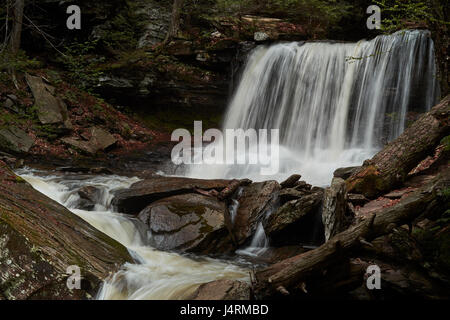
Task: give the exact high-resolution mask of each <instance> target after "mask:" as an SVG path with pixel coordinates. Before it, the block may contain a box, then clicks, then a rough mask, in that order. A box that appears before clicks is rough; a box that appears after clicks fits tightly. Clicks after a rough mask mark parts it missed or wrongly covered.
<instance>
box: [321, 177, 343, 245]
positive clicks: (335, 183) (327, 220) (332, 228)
mask: <svg viewBox="0 0 450 320" xmlns="http://www.w3.org/2000/svg"><path fill="white" fill-rule="evenodd" d="M346 197H347V191H346V188H345V181H344V180H343V179H341V178H333V180H332V182H331V186H330V187H329V188H327V189H325V195H324V198H323V208H322V221H323V225H324V227H325V240H327V241H328V240H329V239H330V238H331V237H333V236H334V235H336V234H338V233H339V232H341V231H343V230H344V228H345V219H346V217H345V212H346V208H347V204H346Z"/></svg>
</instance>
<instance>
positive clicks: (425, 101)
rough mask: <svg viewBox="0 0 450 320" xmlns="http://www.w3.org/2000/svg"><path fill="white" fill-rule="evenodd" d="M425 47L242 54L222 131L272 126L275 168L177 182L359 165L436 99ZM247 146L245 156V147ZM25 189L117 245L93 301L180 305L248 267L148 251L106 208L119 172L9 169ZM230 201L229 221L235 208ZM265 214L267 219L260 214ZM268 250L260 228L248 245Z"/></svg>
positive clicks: (133, 229) (219, 170)
mask: <svg viewBox="0 0 450 320" xmlns="http://www.w3.org/2000/svg"><path fill="white" fill-rule="evenodd" d="M435 73H436V67H435V62H434V47H433V42H432V40H431V39H430V37H429V33H428V32H426V31H406V32H398V33H396V34H394V35H391V36H379V37H377V38H375V39H373V40H371V41H360V42H358V43H332V42H305V43H280V44H275V45H272V46H259V47H257V48H256V49H255V50H254V51H253V52H252V53H251V55H250V56H249V58H248V61H247V64H246V66H245V69H244V71H243V75H242V79H241V81H240V84H239V86H238V88H237V90H236V92H235V94H234V96H233V99H232V101H231V103H230V105H229V107H228V111H227V114H226V118H225V122H224V127H223V128H224V129H228V128H230V129H237V128H242V129H250V128H253V129H279V130H280V145H279V148H280V170H279V172H278V173H277V174H276V175H274V176H261V175H260V174H259V167H258V165H256V166H251V165H204V164H201V165H192V166H190V167H189V168H188V172H187V173H186V175H187V176H191V177H197V178H207V179H211V178H250V179H252V180H255V181H261V180H271V179H275V180H282V179H284V178H286V177H287V176H289V175H290V174H292V173H300V174H302V176H303V178H304V179H305V180H306V181H308V183H311V184H314V185H322V186H324V185H328V184H329V183H330V179H331V177H332V173H333V171H334V170H335V169H336V168H338V167H345V166H353V165H361V163H362V162H363V161H364V160H365V159H368V158H370V157H371V156H372V155H373V154H374V153H375V152H376V151H377V150H379V149H380V148H381V147H382V145H383V143H385V142H387V141H390V140H392V139H394V138H395V137H397V136H398V135H399V134H400V133H401V132H402V131H403V130H404V129H405V126H406V125H407V120H408V112H411V111H413V112H423V111H426V110H428V109H429V108H430V107H432V106H433V104H434V103H435V102H436V98H437V96H438V86H437V83H436V80H435V79H436V77H435ZM249 149H251V150H255V149H254V146H250V147H249ZM17 174H19V175H20V176H21V177H23V178H24V179H25V180H26V181H28V182H29V183H30V184H31V185H32V186H33V187H34V188H35V189H37V190H38V191H40V192H42V193H43V194H45V195H47V196H48V197H50V198H52V199H53V200H55V201H57V202H59V203H60V204H62V205H64V206H65V207H67V208H68V209H69V210H71V211H72V212H73V213H74V214H76V215H78V216H80V217H81V218H83V219H84V220H86V221H87V222H88V223H90V224H91V225H93V226H94V227H95V228H97V229H98V230H100V231H102V232H104V233H105V234H107V235H109V236H110V237H111V238H113V239H115V240H117V241H118V242H120V243H121V244H123V245H124V246H125V247H126V248H128V250H129V251H130V253H131V255H132V256H133V258H134V259H135V263H132V264H131V263H130V264H126V265H124V266H123V268H122V270H120V271H119V272H118V273H116V274H115V275H114V276H113V277H111V278H110V279H108V280H106V281H105V283H104V285H103V286H102V289H101V290H100V292H99V293H98V296H97V298H98V299H184V298H189V297H190V296H191V295H192V294H193V293H194V292H195V290H196V289H197V288H198V286H199V285H200V284H202V283H206V282H209V281H213V280H218V279H237V280H242V281H249V279H248V270H246V268H244V267H242V266H238V265H237V264H235V263H233V262H230V261H222V260H218V259H211V258H205V257H194V256H185V255H180V254H176V253H170V252H162V251H158V250H156V249H154V248H152V247H150V246H149V245H148V241H147V239H148V235H147V231H146V228H145V226H143V225H142V224H141V223H140V222H139V221H138V220H136V219H134V218H133V217H130V216H127V215H123V214H120V213H118V212H114V211H113V208H112V206H111V200H112V198H113V192H114V190H117V189H124V188H128V187H130V186H131V184H133V183H135V182H137V181H138V179H137V178H126V177H120V176H83V175H81V176H80V175H69V174H67V175H57V174H48V173H47V174H45V173H42V172H38V171H34V170H31V169H21V170H19V171H18V172H17ZM85 186H93V187H95V188H97V189H98V190H100V193H99V194H100V196H99V197H98V199H96V202H95V206H94V207H93V210H91V211H85V210H81V209H80V203H81V202H82V201H81V199H80V196H79V194H78V191H79V189H80V188H81V187H85ZM238 197H239V192H238V195H237V199H232V200H233V201H232V203H231V205H230V212H231V218H232V221H234V219H235V215H236V212H237V209H238V207H239V201H238ZM268 214H270V212H268V213H267V215H268ZM267 247H268V239H267V237H266V235H265V232H264V228H263V226H262V224H261V222H260V223H259V225H258V228H257V231H256V233H255V235H254V237H253V240H252V241H251V244H250V246H249V247H247V248H244V249H241V250H240V251H238V252H237V253H238V254H239V253H241V254H245V255H258V254H259V253H261V252H263V251H264V250H265V249H266V248H267Z"/></svg>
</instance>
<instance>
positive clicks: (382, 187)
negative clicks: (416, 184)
mask: <svg viewBox="0 0 450 320" xmlns="http://www.w3.org/2000/svg"><path fill="white" fill-rule="evenodd" d="M449 102H450V95H448V96H447V97H445V98H444V99H443V100H442V101H441V102H440V103H439V104H438V105H436V106H435V107H433V108H432V109H431V111H430V112H427V113H425V114H424V115H423V116H421V117H420V118H419V119H418V120H417V121H416V122H414V124H412V125H411V126H410V127H409V128H407V129H406V130H405V131H404V132H403V134H402V135H400V136H399V137H398V138H397V139H395V140H394V141H392V142H391V143H389V144H388V145H387V146H386V147H385V148H384V149H383V150H382V151H380V152H379V153H377V154H376V155H375V156H374V157H373V158H372V159H371V160H368V161H366V162H365V163H364V165H363V166H362V167H361V168H360V169H358V170H356V172H354V173H353V174H352V175H351V176H350V178H348V179H347V181H346V183H347V190H348V192H349V193H361V194H364V195H365V196H366V197H369V198H376V197H377V196H379V195H381V194H382V193H383V192H385V191H388V190H391V189H392V188H394V187H396V186H398V185H400V184H401V183H403V182H404V181H405V179H406V177H407V175H408V173H409V172H410V171H411V170H412V169H413V168H414V167H415V166H416V165H417V164H418V163H419V162H420V161H421V160H422V159H424V158H426V156H427V155H428V154H429V153H430V152H431V151H432V150H433V148H434V146H436V145H437V144H438V143H439V141H440V140H441V139H442V138H443V137H445V136H446V135H448V134H449V133H450V105H449Z"/></svg>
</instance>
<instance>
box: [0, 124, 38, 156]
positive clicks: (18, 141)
mask: <svg viewBox="0 0 450 320" xmlns="http://www.w3.org/2000/svg"><path fill="white" fill-rule="evenodd" d="M33 145H34V140H33V139H32V138H31V137H30V136H29V135H28V134H27V133H26V132H25V131H23V130H21V129H19V128H17V127H14V126H11V127H8V128H3V129H1V130H0V149H1V150H5V151H12V152H17V153H22V152H28V151H29V150H30V148H31V147H32V146H33Z"/></svg>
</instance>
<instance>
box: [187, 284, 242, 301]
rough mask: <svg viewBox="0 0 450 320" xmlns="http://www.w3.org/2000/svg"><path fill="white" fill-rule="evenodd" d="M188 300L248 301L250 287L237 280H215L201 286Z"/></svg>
mask: <svg viewBox="0 0 450 320" xmlns="http://www.w3.org/2000/svg"><path fill="white" fill-rule="evenodd" d="M190 300H250V285H249V284H248V283H246V282H242V281H237V280H216V281H212V282H208V283H204V284H202V285H201V286H200V287H199V288H198V289H197V291H196V292H195V293H194V295H193V296H192V297H191V298H190Z"/></svg>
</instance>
